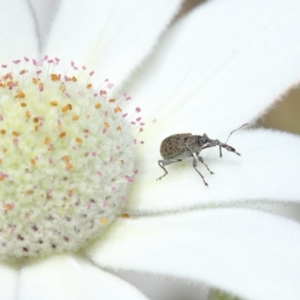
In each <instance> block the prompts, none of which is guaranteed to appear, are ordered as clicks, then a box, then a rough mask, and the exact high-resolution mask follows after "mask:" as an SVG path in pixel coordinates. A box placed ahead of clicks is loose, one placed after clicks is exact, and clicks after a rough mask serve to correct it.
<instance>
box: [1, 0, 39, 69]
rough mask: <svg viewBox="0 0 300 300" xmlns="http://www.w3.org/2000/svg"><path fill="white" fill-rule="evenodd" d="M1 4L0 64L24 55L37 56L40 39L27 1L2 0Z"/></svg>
mask: <svg viewBox="0 0 300 300" xmlns="http://www.w3.org/2000/svg"><path fill="white" fill-rule="evenodd" d="M0 6H1V9H0V28H1V29H2V30H1V35H0V45H1V50H0V65H2V64H6V63H10V62H11V60H13V59H15V60H16V59H21V58H23V57H24V56H29V57H34V58H36V57H37V55H38V39H37V35H36V28H35V24H34V19H33V17H32V14H31V12H30V10H29V7H28V4H27V2H26V1H20V0H11V1H4V0H0Z"/></svg>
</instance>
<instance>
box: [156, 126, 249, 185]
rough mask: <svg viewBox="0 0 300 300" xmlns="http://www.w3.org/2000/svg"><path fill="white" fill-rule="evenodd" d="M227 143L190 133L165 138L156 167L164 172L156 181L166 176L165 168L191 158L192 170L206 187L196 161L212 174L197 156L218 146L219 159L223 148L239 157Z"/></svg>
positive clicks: (204, 135)
mask: <svg viewBox="0 0 300 300" xmlns="http://www.w3.org/2000/svg"><path fill="white" fill-rule="evenodd" d="M246 125H248V124H244V125H242V126H241V127H240V128H242V127H244V126H246ZM240 128H238V129H240ZM238 129H236V130H238ZM236 130H233V131H232V132H231V133H230V135H229V137H230V136H231V134H232V133H233V132H235V131H236ZM229 137H228V139H229ZM228 139H227V141H228ZM227 141H226V142H225V143H222V142H220V141H219V140H212V139H210V138H209V137H208V136H207V135H206V134H205V133H204V134H203V135H192V134H191V133H178V134H173V135H170V136H169V137H167V138H165V139H164V140H163V141H162V143H161V145H160V154H161V156H162V158H163V159H161V160H159V161H158V165H159V166H160V167H161V168H162V169H163V170H164V171H165V173H164V174H163V175H162V176H161V177H159V178H157V180H160V179H162V178H163V177H165V176H166V175H167V174H168V171H167V170H166V168H165V166H167V165H171V164H174V163H177V162H180V161H182V160H183V159H186V158H188V157H192V158H193V167H194V169H195V170H196V172H197V173H198V174H199V175H200V176H201V178H202V180H203V182H204V184H205V185H206V186H208V184H207V182H206V181H205V179H204V177H203V175H202V174H201V173H200V172H199V170H198V169H197V168H196V167H197V159H198V160H199V161H200V162H201V163H202V164H204V165H205V167H206V169H207V170H208V171H209V172H210V174H214V173H213V172H212V171H211V170H210V169H209V168H208V166H207V165H206V164H205V162H204V161H203V158H202V157H201V156H200V155H199V154H200V152H201V151H202V150H203V149H206V148H211V147H215V146H219V147H220V157H222V151H221V148H225V149H226V150H227V151H230V152H234V153H235V154H237V155H240V154H239V153H238V152H236V151H235V149H234V148H233V147H231V146H229V145H227V144H226V143H227Z"/></svg>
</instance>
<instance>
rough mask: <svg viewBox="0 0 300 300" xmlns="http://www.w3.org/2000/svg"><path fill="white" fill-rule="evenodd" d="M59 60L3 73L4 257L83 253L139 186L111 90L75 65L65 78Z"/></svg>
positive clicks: (0, 217)
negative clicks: (134, 180) (95, 86)
mask: <svg viewBox="0 0 300 300" xmlns="http://www.w3.org/2000/svg"><path fill="white" fill-rule="evenodd" d="M58 61H59V60H58V59H55V60H48V59H47V58H46V59H44V60H43V61H41V62H39V63H37V62H36V61H33V66H32V64H31V63H30V62H28V59H26V58H25V62H20V61H14V64H13V65H12V67H11V68H10V70H12V71H8V69H9V68H8V67H7V66H5V65H3V66H2V71H1V75H0V76H1V77H0V257H2V258H14V257H15V258H18V257H25V256H36V255H45V254H50V253H52V252H59V251H63V250H76V249H78V248H79V247H81V246H82V245H83V244H84V243H85V242H86V241H87V240H89V239H90V238H92V237H93V236H95V235H99V233H101V231H102V230H103V229H104V228H105V227H106V226H107V224H109V223H110V222H111V221H112V220H113V219H114V218H115V217H116V215H119V214H120V213H121V212H122V209H123V208H124V205H125V196H126V193H127V188H128V183H129V182H130V181H132V180H131V176H132V174H133V165H134V149H133V148H134V143H133V138H132V135H131V129H130V125H129V124H128V122H126V121H125V120H124V119H123V118H122V115H121V114H122V113H121V108H120V107H118V106H117V105H116V103H115V100H114V99H108V98H107V90H109V89H110V87H111V86H110V84H109V83H108V82H107V81H105V82H104V83H103V84H102V86H100V88H98V89H93V87H92V84H91V83H90V76H92V75H93V72H91V73H89V74H87V76H85V75H86V74H85V73H86V71H85V68H84V67H83V70H82V71H78V69H77V68H76V67H75V66H74V65H73V64H72V68H71V72H72V75H71V76H70V75H64V74H59V73H57V72H55V70H56V68H58V67H57V66H56V65H57V64H58ZM27 68H28V69H30V70H28V69H27ZM73 74H75V75H73ZM84 74H85V75H84ZM84 76H85V78H87V81H86V80H85V81H84V84H82V83H80V82H83V80H80V77H84Z"/></svg>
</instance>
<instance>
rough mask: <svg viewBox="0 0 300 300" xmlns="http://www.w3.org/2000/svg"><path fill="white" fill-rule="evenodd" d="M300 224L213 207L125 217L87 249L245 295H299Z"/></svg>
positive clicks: (126, 265)
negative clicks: (175, 212)
mask: <svg viewBox="0 0 300 300" xmlns="http://www.w3.org/2000/svg"><path fill="white" fill-rule="evenodd" d="M299 253H300V227H299V225H298V224H297V223H295V222H292V221H289V220H286V219H283V218H280V217H276V216H272V215H270V214H267V213H263V212H258V211H250V210H243V209H218V210H217V209H212V210H209V209H208V210H203V211H194V212H189V213H179V214H175V215H170V216H160V217H143V218H137V219H128V220H123V221H120V222H119V223H117V224H115V225H114V226H112V227H111V228H110V229H109V230H108V232H107V234H106V236H105V237H104V238H103V240H102V242H101V241H100V242H98V244H96V245H94V247H93V248H91V249H90V250H89V251H88V255H89V256H90V257H91V258H92V260H94V261H95V262H96V263H97V264H98V265H99V266H104V267H108V268H117V269H128V270H136V271H139V272H146V273H152V274H156V275H166V276H172V277H179V278H184V279H190V280H192V281H194V280H197V281H200V282H203V283H206V284H209V285H211V286H213V287H217V288H220V289H223V290H225V291H227V292H231V293H233V294H235V295H238V296H241V297H244V298H246V299H273V300H275V299H280V300H281V299H289V300H293V299H295V300H298V299H300V256H299Z"/></svg>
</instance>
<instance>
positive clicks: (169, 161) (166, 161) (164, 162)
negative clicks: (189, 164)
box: [156, 159, 182, 180]
mask: <svg viewBox="0 0 300 300" xmlns="http://www.w3.org/2000/svg"><path fill="white" fill-rule="evenodd" d="M180 161H182V159H161V160H159V161H158V165H159V166H160V167H161V168H162V169H163V170H164V171H165V174H164V175H162V176H160V177H159V178H157V179H156V180H161V179H162V178H163V177H165V176H166V175H167V174H168V171H167V170H166V168H165V166H168V165H171V164H175V163H177V162H180Z"/></svg>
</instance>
